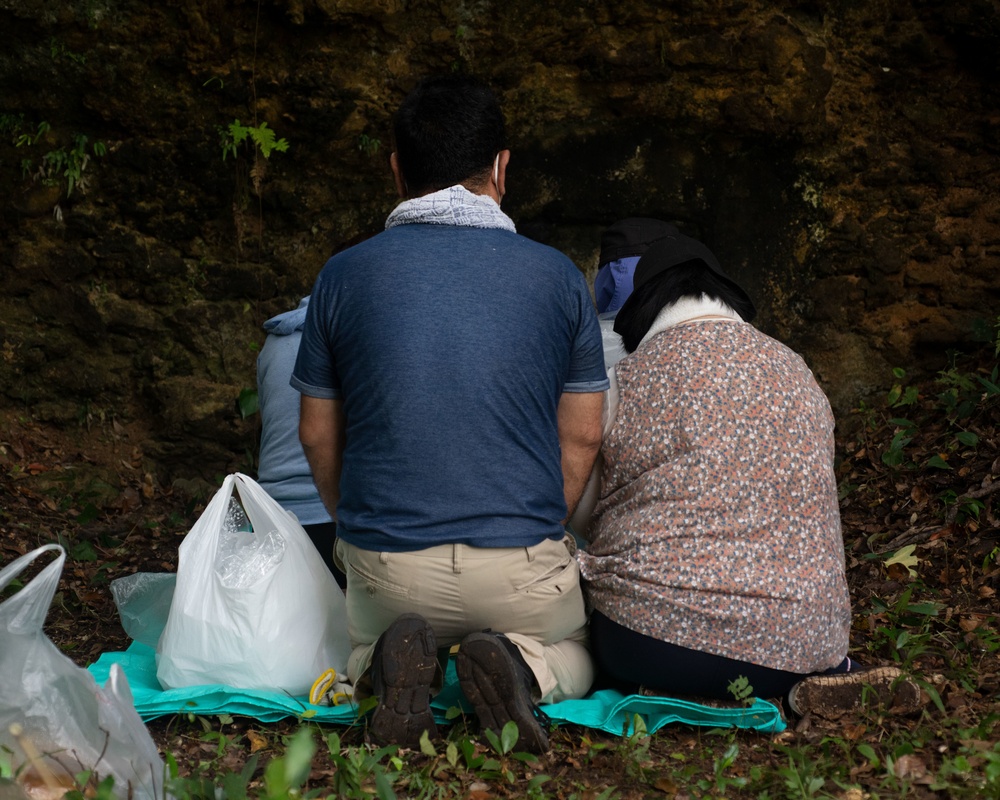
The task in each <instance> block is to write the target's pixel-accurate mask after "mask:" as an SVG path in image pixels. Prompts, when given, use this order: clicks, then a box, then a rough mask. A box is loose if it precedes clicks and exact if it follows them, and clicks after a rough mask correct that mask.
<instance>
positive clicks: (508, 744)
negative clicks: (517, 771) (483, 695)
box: [500, 719, 518, 755]
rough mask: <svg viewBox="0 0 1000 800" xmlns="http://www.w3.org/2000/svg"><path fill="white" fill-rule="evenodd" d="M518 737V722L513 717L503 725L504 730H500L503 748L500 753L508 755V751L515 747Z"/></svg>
mask: <svg viewBox="0 0 1000 800" xmlns="http://www.w3.org/2000/svg"><path fill="white" fill-rule="evenodd" d="M517 737H518V730H517V723H516V722H514V720H512V719H509V720H507V722H506V724H505V725H504V726H503V730H502V731H500V746H501V747H502V748H503V750H502V751H501V753H500V754H501V755H507V753H509V752H510V751H511V750H513V749H514V745H516V744H517Z"/></svg>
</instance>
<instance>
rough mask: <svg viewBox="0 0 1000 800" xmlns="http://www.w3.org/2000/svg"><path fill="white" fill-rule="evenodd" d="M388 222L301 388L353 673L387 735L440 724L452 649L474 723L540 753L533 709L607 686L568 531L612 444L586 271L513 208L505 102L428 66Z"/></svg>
mask: <svg viewBox="0 0 1000 800" xmlns="http://www.w3.org/2000/svg"><path fill="white" fill-rule="evenodd" d="M394 134H395V147H396V151H395V152H394V153H393V154H392V156H391V159H390V164H391V167H392V172H393V175H394V178H395V182H396V188H397V190H398V192H399V195H400V197H402V198H404V202H402V203H401V204H400V205H399V206H398V207H397V208H396V209H395V210H394V211H393V212H392V214H391V215H390V216H389V218H388V220H387V222H386V230H385V231H384V232H383V233H381V234H379V235H378V236H375V237H373V238H371V239H369V240H367V241H365V242H363V243H362V244H359V245H357V246H355V247H352V248H350V249H349V250H346V251H344V252H342V253H340V254H338V255H336V256H334V257H333V258H331V259H330V260H329V261H328V262H327V264H326V266H325V267H324V269H323V271H322V272H321V274H320V276H319V278H318V279H317V281H316V285H315V287H314V289H313V292H312V300H311V301H310V305H309V311H308V315H307V318H306V325H305V330H304V332H303V338H302V343H301V345H300V348H299V355H298V360H297V362H296V365H295V369H294V372H293V375H292V379H291V383H292V385H293V386H294V387H295V388H296V389H298V390H299V391H300V392H301V393H302V405H301V423H300V429H299V431H300V437H301V439H302V444H303V447H304V449H305V452H306V456H307V457H308V459H309V463H310V465H311V467H312V471H313V476H314V479H315V481H316V485H317V488H318V489H319V492H320V496H321V497H322V498H323V501H324V503H325V504H326V507H327V508H328V509H329V510H330V512H331V513H332V514H333V515H334V517H335V519H336V521H337V525H338V535H339V540H338V544H337V549H336V556H337V559H338V561H339V562H340V563H342V565H343V567H344V571H345V572H346V573H347V580H348V588H347V609H348V627H349V631H350V635H351V640H352V644H353V645H354V651H353V653H352V654H351V658H350V661H349V663H348V675H349V676H350V678H351V679H352V680H353V681H354V682H355V684H356V685H357V687H358V691H359V693H361V694H363V693H364V692H365V691H367V690H368V684H369V683H370V688H371V691H372V692H373V693H374V694H375V695H376V696H377V697H378V699H379V703H378V705H377V706H376V708H375V710H374V712H373V715H372V718H371V720H370V722H369V734H370V736H371V737H372V738H373V739H375V740H376V741H378V742H380V743H387V742H395V743H398V744H402V745H405V746H416V745H417V744H418V742H419V738H420V735H421V733H422V732H423V731H425V730H427V731H428V732H429V733H430V734H431V735H434V734H435V732H436V729H435V725H434V719H433V716H432V714H431V711H430V707H429V698H430V694H431V691H432V689H433V688H434V686H435V685H437V683H438V681H439V668H438V662H437V657H436V656H437V648H438V647H439V646H442V647H449V646H451V645H454V644H459V643H460V648H459V652H458V655H457V657H456V669H457V671H458V675H459V680H460V683H461V686H462V688H463V690H464V692H465V694H466V696H467V697H468V699H469V700H470V701H471V703H472V704H473V707H474V708H475V710H476V713H477V715H478V716H479V719H480V722H481V724H482V725H483V726H484V727H486V728H489V729H492V730H495V731H497V732H499V730H500V729H502V727H503V725H504V724H505V723H506V722H507V721H508V720H513V721H515V722H516V723H517V725H518V729H519V731H520V745H519V747H520V748H521V749H528V750H535V751H541V750H544V749H546V748H547V747H548V739H547V734H546V731H545V729H544V728H543V727H542V726H541V725H540V724H539V722H538V719H537V718H536V711H537V708H536V706H535V703H536V702H540V701H544V702H550V701H555V700H560V699H565V698H570V697H580V696H582V695H583V694H585V693H586V692H587V690H588V689H589V688H590V684H591V682H592V679H593V665H592V662H591V659H590V654H589V652H588V649H587V628H586V616H585V610H584V604H583V596H582V592H581V590H580V585H579V570H578V567H577V565H576V560H575V558H574V557H573V547H574V545H573V540H572V539H571V538H568V537H567V536H566V535H565V532H564V527H563V525H564V522H565V520H566V518H567V515H568V513H569V512H570V511H572V509H573V506H574V505H575V504H576V503H577V501H578V500H579V497H580V494H581V492H582V490H583V486H584V483H585V481H586V479H587V476H588V475H589V473H590V469H591V466H592V464H593V462H594V459H595V457H596V455H597V451H598V449H599V446H600V430H601V410H602V404H603V392H604V390H605V389H606V388H607V386H608V382H607V376H606V373H605V370H604V363H603V355H602V348H601V334H600V328H599V326H598V322H597V315H596V312H595V310H594V308H593V304H592V302H591V299H590V295H589V293H588V290H587V286H586V283H585V281H584V279H583V277H582V275H581V274H580V272H579V270H578V269H577V268H576V267H575V265H574V264H573V263H572V262H571V261H570V260H569V259H568V258H566V257H565V256H564V255H562V254H561V253H559V252H557V251H556V250H553V249H551V248H549V247H545V246H543V245H540V244H538V243H536V242H532V241H530V240H528V239H525V238H524V237H521V236H519V235H517V234H516V233H515V231H514V224H513V222H511V220H510V218H509V217H507V215H506V214H504V213H503V212H502V211H501V210H500V200H501V198H502V197H503V194H504V189H505V178H506V167H507V162H508V159H509V157H510V152H509V151H508V150H507V149H506V148H505V143H504V128H503V117H502V114H501V111H500V107H499V104H498V102H497V100H496V97H495V96H494V95H493V93H492V92H491V91H490V90H489V89H488V88H487V87H486V86H484V85H483V84H481V83H479V82H478V81H476V80H474V79H472V78H469V77H465V76H447V77H440V78H429V79H426V80H424V81H422V82H421V83H420V84H419V85H418V86H417V87H416V89H414V90H413V92H411V93H410V94H409V95H408V96H407V97H406V99H405V100H404V101H403V103H402V105H401V107H400V109H399V111H398V113H397V115H396V119H395V127H394Z"/></svg>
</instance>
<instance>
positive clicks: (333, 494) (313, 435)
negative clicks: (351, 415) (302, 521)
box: [299, 395, 344, 520]
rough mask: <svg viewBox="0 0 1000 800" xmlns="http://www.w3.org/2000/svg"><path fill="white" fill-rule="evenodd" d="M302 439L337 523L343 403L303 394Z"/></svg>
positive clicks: (320, 491) (300, 414) (319, 486)
mask: <svg viewBox="0 0 1000 800" xmlns="http://www.w3.org/2000/svg"><path fill="white" fill-rule="evenodd" d="M299 440H300V441H301V442H302V449H303V450H304V451H305V454H306V460H307V461H308V462H309V468H310V469H311V470H312V474H313V482H314V483H315V484H316V488H317V489H318V490H319V496H320V498H321V499H322V500H323V505H325V506H326V510H327V511H329V512H330V516H331V517H333V518H334V519H335V520H336V519H337V503H338V502H339V501H340V471H341V467H342V465H343V460H344V404H343V402H342V401H340V400H326V399H322V398H319V397H309V396H308V395H302V402H301V407H300V413H299Z"/></svg>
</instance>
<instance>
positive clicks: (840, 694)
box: [788, 667, 924, 719]
mask: <svg viewBox="0 0 1000 800" xmlns="http://www.w3.org/2000/svg"><path fill="white" fill-rule="evenodd" d="M902 674H903V673H902V672H901V671H900V670H899V669H897V668H896V667H875V668H873V669H866V670H862V671H859V672H856V673H851V672H846V673H838V674H835V675H816V676H813V677H810V678H803V679H802V680H801V681H799V683H797V684H796V685H795V686H794V687H792V691H791V692H789V694H788V705H789V706H790V707H791V709H792V711H793V712H795V713H796V714H798V715H799V716H800V717H804V716H805V715H806V714H810V715H812V716H814V717H822V718H824V719H839V718H840V717H842V716H844V715H845V714H851V713H855V712H857V711H860V710H861V709H862V708H867V707H872V706H881V707H883V708H886V709H888V710H889V711H890V712H892V713H897V714H907V713H910V712H913V711H918V710H920V709H921V708H923V706H924V702H923V696H922V694H921V691H920V687H919V686H917V684H915V683H914V682H913V681H912V680H910V679H909V678H904V677H901V676H902Z"/></svg>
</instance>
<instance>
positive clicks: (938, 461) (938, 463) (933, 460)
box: [927, 456, 954, 469]
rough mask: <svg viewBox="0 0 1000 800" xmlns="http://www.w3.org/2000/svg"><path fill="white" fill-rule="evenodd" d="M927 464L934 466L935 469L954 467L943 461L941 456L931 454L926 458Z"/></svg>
mask: <svg viewBox="0 0 1000 800" xmlns="http://www.w3.org/2000/svg"><path fill="white" fill-rule="evenodd" d="M927 466H928V467H934V468H935V469H954V467H952V466H951V464H949V463H948V462H947V461H945V460H944V459H943V458H941V456H931V457H930V458H928V459H927Z"/></svg>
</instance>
